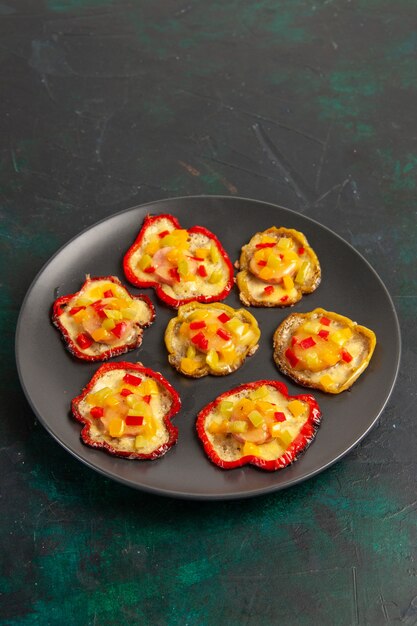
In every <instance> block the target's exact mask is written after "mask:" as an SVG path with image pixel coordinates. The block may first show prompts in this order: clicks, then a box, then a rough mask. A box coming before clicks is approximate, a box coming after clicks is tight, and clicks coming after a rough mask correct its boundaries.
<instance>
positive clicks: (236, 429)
mask: <svg viewBox="0 0 417 626" xmlns="http://www.w3.org/2000/svg"><path fill="white" fill-rule="evenodd" d="M227 430H228V432H229V433H245V432H246V431H247V430H248V423H247V422H245V421H244V420H236V422H230V424H229V425H228V428H227Z"/></svg>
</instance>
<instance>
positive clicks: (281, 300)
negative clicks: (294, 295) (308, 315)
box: [280, 296, 288, 302]
mask: <svg viewBox="0 0 417 626" xmlns="http://www.w3.org/2000/svg"><path fill="white" fill-rule="evenodd" d="M287 300H288V296H282V298H280V302H286V301H287Z"/></svg>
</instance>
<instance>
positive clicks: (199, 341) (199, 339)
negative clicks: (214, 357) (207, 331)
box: [191, 332, 208, 350]
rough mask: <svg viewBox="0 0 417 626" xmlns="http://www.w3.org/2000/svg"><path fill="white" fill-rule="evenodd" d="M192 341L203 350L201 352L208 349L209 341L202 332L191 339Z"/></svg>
mask: <svg viewBox="0 0 417 626" xmlns="http://www.w3.org/2000/svg"><path fill="white" fill-rule="evenodd" d="M191 341H192V342H193V344H194V345H196V346H197V347H198V348H201V350H207V348H208V339H207V337H205V336H204V335H203V333H201V332H200V333H197V335H194V337H191Z"/></svg>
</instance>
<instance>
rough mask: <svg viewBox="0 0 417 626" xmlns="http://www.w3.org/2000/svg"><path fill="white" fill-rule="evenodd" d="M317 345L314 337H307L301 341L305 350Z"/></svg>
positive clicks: (301, 345) (301, 346)
mask: <svg viewBox="0 0 417 626" xmlns="http://www.w3.org/2000/svg"><path fill="white" fill-rule="evenodd" d="M315 345H316V342H315V341H314V339H313V337H307V338H306V339H303V340H302V341H300V348H302V349H303V350H307V348H312V347H313V346H315Z"/></svg>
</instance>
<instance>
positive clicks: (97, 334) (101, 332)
mask: <svg viewBox="0 0 417 626" xmlns="http://www.w3.org/2000/svg"><path fill="white" fill-rule="evenodd" d="M91 336H92V338H93V339H94V341H103V340H104V339H109V337H110V334H109V333H108V332H107V330H106V329H105V328H103V327H102V326H101V327H100V328H96V330H93V332H92V333H91Z"/></svg>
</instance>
